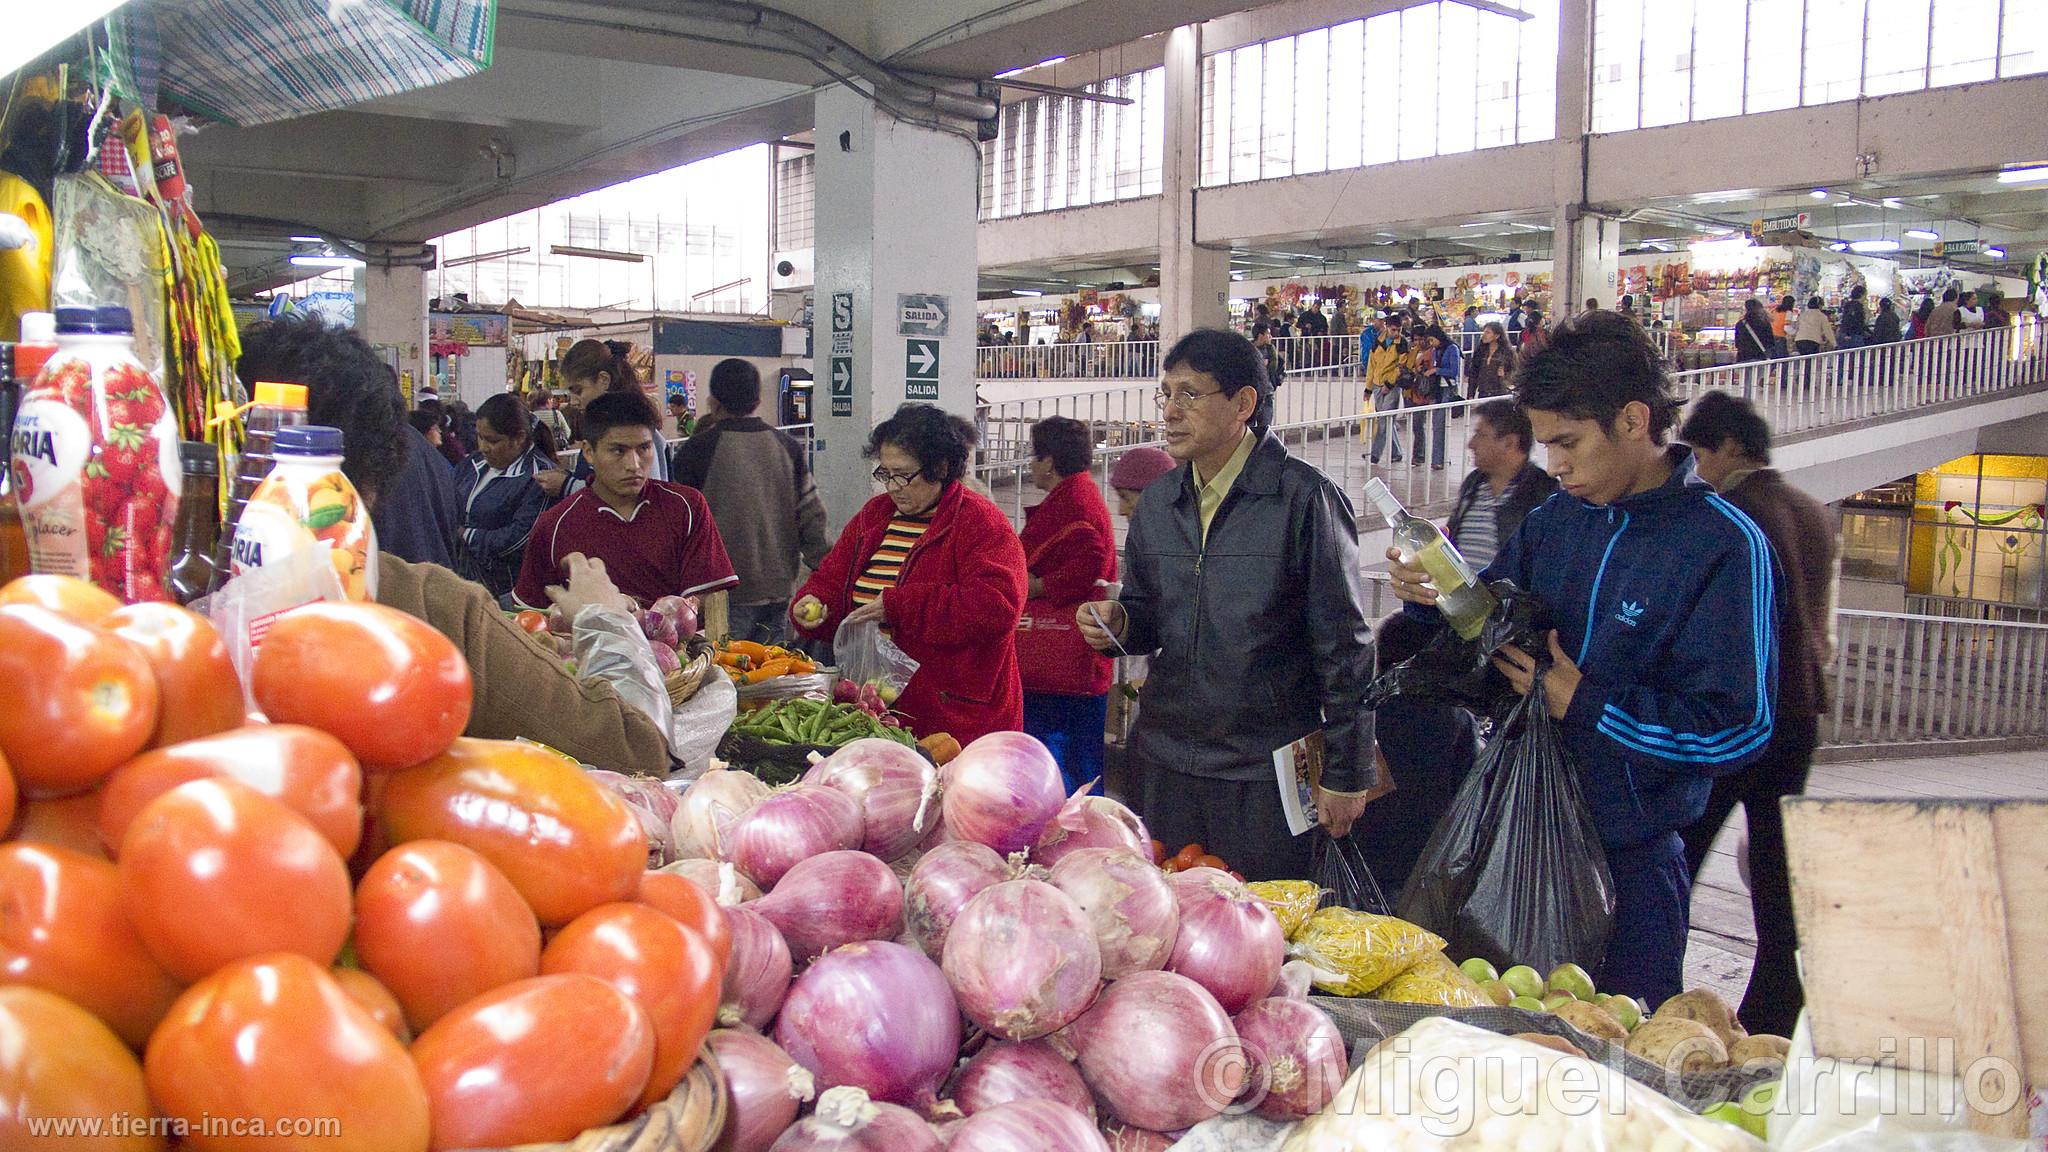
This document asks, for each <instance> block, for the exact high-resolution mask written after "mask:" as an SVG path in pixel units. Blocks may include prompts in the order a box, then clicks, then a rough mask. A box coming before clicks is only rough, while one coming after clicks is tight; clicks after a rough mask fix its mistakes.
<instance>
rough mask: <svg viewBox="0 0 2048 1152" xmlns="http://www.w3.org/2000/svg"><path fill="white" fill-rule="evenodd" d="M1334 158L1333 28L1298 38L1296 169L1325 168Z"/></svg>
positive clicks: (1296, 65)
mask: <svg viewBox="0 0 2048 1152" xmlns="http://www.w3.org/2000/svg"><path fill="white" fill-rule="evenodd" d="M1329 161H1330V30H1329V29H1327V28H1320V29H1317V30H1316V31H1314V32H1304V33H1302V34H1301V35H1299V36H1297V37H1295V38H1294V171H1295V173H1296V174H1297V175H1298V174H1301V173H1304V172H1321V171H1322V170H1323V169H1325V168H1327V167H1329V166H1330V165H1329Z"/></svg>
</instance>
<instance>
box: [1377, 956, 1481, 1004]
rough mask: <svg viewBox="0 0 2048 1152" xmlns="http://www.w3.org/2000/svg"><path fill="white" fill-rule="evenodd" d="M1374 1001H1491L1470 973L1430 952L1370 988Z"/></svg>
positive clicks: (1443, 1002)
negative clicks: (1467, 973) (1387, 979)
mask: <svg viewBox="0 0 2048 1152" xmlns="http://www.w3.org/2000/svg"><path fill="white" fill-rule="evenodd" d="M1372 998H1373V999H1375V1000H1392V1001H1395V1002H1397V1003H1401V1004H1436V1005H1440V1006H1442V1007H1445V1008H1488V1007H1491V1006H1492V1005H1493V1001H1491V1000H1489V999H1487V998H1486V993H1484V992H1481V991H1480V990H1479V985H1477V984H1474V983H1473V982H1472V978H1471V977H1470V976H1467V975H1465V974H1464V973H1463V972H1461V971H1459V970H1458V966H1457V965H1456V964H1453V963H1451V958H1450V957H1448V956H1446V955H1444V954H1443V953H1441V952H1432V953H1431V954H1429V955H1427V956H1424V957H1423V958H1422V959H1420V960H1417V961H1416V962H1415V964H1414V965H1413V966H1412V967H1410V968H1409V969H1408V970H1407V971H1406V972H1403V973H1401V974H1400V975H1399V976H1396V977H1394V978H1393V979H1392V980H1389V981H1387V982H1386V983H1385V984H1382V985H1380V986H1379V987H1378V988H1375V989H1373V992H1372Z"/></svg>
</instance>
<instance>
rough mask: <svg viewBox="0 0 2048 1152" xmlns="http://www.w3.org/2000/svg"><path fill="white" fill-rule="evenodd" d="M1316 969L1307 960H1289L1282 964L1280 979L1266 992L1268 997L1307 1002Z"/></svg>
mask: <svg viewBox="0 0 2048 1152" xmlns="http://www.w3.org/2000/svg"><path fill="white" fill-rule="evenodd" d="M1315 971H1316V970H1315V968H1314V967H1313V966H1311V965H1310V964H1309V962H1308V961H1306V960H1289V961H1288V962H1287V963H1285V964H1282V965H1281V966H1280V979H1278V980H1276V981H1274V982H1273V990H1272V991H1271V992H1268V993H1266V997H1267V998H1268V999H1271V1000H1299V1001H1301V1002H1302V1003H1304V1004H1306V1003H1307V1002H1308V990H1309V985H1310V984H1311V983H1312V982H1313V981H1314V979H1315Z"/></svg>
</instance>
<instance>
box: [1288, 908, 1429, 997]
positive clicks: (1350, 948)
mask: <svg viewBox="0 0 2048 1152" xmlns="http://www.w3.org/2000/svg"><path fill="white" fill-rule="evenodd" d="M1443 947H1444V941H1443V937H1441V936H1438V935H1437V934H1435V933H1434V932H1431V931H1429V930H1428V929H1426V928H1420V927H1417V926H1416V925H1414V924H1410V923H1409V922H1407V921H1406V920H1400V919H1396V918H1395V917H1392V916H1379V915H1375V914H1373V913H1371V912H1356V911H1353V910H1352V909H1349V908H1324V909H1322V910H1321V911H1319V912H1317V913H1316V914H1315V915H1313V916H1311V917H1309V920H1308V924H1307V925H1306V926H1305V927H1303V928H1302V930H1301V934H1300V935H1299V936H1297V937H1295V939H1294V942H1293V943H1291V944H1289V945H1288V946H1287V955H1288V956H1290V957H1293V958H1294V959H1297V960H1306V961H1308V962H1309V964H1310V965H1311V966H1313V967H1314V968H1315V972H1314V973H1313V980H1314V983H1315V986H1316V987H1317V988H1319V989H1321V990H1323V991H1324V992H1329V993H1332V994H1334V995H1337V996H1363V995H1365V994H1366V993H1368V992H1371V991H1372V990H1373V989H1375V988H1378V987H1379V986H1380V985H1382V984H1385V983H1386V982H1387V981H1389V980H1392V979H1393V978H1394V977H1396V976H1399V975H1400V974H1401V973H1403V972H1405V971H1407V970H1408V968H1409V967H1410V966H1412V965H1413V964H1414V963H1415V962H1416V961H1418V960H1420V959H1422V958H1423V957H1425V956H1427V955H1429V954H1430V953H1432V952H1441V951H1443Z"/></svg>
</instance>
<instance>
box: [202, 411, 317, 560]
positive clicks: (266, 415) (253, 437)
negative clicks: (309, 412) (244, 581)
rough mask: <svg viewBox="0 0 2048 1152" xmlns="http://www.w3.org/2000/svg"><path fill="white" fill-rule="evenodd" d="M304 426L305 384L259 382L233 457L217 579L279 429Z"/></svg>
mask: <svg viewBox="0 0 2048 1152" xmlns="http://www.w3.org/2000/svg"><path fill="white" fill-rule="evenodd" d="M305 423H306V386H305V385H304V384H275V383H271V382H270V381H267V380H266V381H258V382H257V384H256V387H255V389H254V390H253V396H252V397H251V401H250V404H249V408H248V410H247V411H246V412H245V413H243V416H242V451H241V453H240V454H239V455H237V456H236V457H235V472H234V476H233V477H232V478H231V481H230V485H229V488H228V508H227V519H226V520H224V521H223V522H222V523H221V527H220V537H221V554H220V555H219V556H217V557H215V559H214V564H215V567H216V568H217V569H218V570H219V572H220V578H221V579H223V580H225V579H226V578H227V574H228V567H229V562H230V558H229V556H228V554H227V547H228V546H229V545H231V544H233V542H234V539H235V526H236V525H238V524H240V523H241V522H242V510H243V509H245V508H247V507H248V506H249V497H251V496H254V495H255V494H256V488H257V486H258V485H260V484H262V483H263V480H264V478H265V477H267V476H269V475H270V469H271V466H272V465H274V464H276V463H277V457H276V453H275V450H274V445H275V444H276V443H277V433H278V430H279V429H281V428H299V427H304V426H305Z"/></svg>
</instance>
